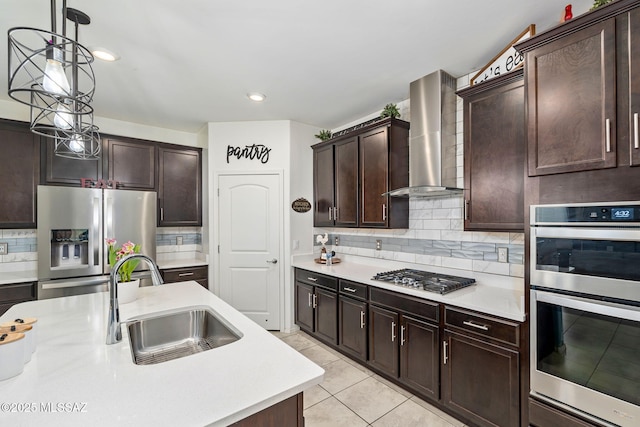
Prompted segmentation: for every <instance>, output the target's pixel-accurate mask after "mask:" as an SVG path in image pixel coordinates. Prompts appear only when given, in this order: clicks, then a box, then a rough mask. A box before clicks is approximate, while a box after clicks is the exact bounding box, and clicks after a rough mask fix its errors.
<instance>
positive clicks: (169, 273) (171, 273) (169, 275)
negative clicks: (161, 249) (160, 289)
mask: <svg viewBox="0 0 640 427" xmlns="http://www.w3.org/2000/svg"><path fill="white" fill-rule="evenodd" d="M160 273H161V274H162V279H163V280H164V281H165V283H175V282H187V281H189V280H194V281H196V282H198V283H199V284H200V285H201V286H202V287H204V288H205V289H209V267H207V266H206V265H203V266H197V267H181V268H168V269H165V270H161V271H160Z"/></svg>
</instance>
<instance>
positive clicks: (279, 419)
mask: <svg viewBox="0 0 640 427" xmlns="http://www.w3.org/2000/svg"><path fill="white" fill-rule="evenodd" d="M302 411H303V404H302V393H298V394H297V395H295V396H292V397H290V398H288V399H285V400H283V401H282V402H279V403H276V404H275V405H272V406H269V407H268V408H267V409H263V410H262V411H260V412H258V413H256V414H253V415H251V416H249V417H247V418H245V419H243V420H240V421H238V422H237V423H233V424H231V425H232V426H234V427H282V426H291V427H303V426H304V418H303V416H302Z"/></svg>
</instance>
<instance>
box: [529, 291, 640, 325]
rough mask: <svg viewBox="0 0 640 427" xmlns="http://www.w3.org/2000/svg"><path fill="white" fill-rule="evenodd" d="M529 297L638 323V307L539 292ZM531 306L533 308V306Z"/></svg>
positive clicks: (639, 319)
mask: <svg viewBox="0 0 640 427" xmlns="http://www.w3.org/2000/svg"><path fill="white" fill-rule="evenodd" d="M531 296H532V301H534V302H535V301H539V302H546V303H549V304H555V305H559V306H562V307H567V308H573V309H576V310H580V311H587V312H592V313H597V314H602V315H604V316H612V317H617V318H619V319H627V320H635V321H639V322H640V307H635V306H631V305H623V304H618V303H613V302H608V301H595V300H591V299H587V298H581V297H576V296H572V295H564V294H558V293H553V292H546V291H540V290H532V291H531ZM532 306H533V307H535V306H534V305H532Z"/></svg>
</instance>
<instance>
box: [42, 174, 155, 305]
mask: <svg viewBox="0 0 640 427" xmlns="http://www.w3.org/2000/svg"><path fill="white" fill-rule="evenodd" d="M156 198H157V196H156V193H155V192H152V191H129V190H112V189H96V188H74V187H54V186H43V185H40V186H38V197H37V200H38V232H37V241H38V299H46V298H55V297H60V296H70V295H81V294H86V293H91V292H100V291H106V290H107V282H108V279H109V276H108V274H109V273H110V267H109V262H108V260H107V250H106V249H107V247H106V244H105V238H115V239H116V240H117V242H118V243H117V246H118V247H119V246H120V245H122V244H123V243H125V242H127V241H129V240H130V241H132V242H133V243H136V244H140V245H141V249H140V252H141V253H143V254H145V255H147V256H149V257H151V258H152V259H154V260H155V258H156ZM143 267H144V268H146V265H144V263H141V265H140V266H139V267H138V268H139V269H142V268H143Z"/></svg>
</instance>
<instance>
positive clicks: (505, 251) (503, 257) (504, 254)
mask: <svg viewBox="0 0 640 427" xmlns="http://www.w3.org/2000/svg"><path fill="white" fill-rule="evenodd" d="M508 260H509V248H498V262H507V261H508Z"/></svg>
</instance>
